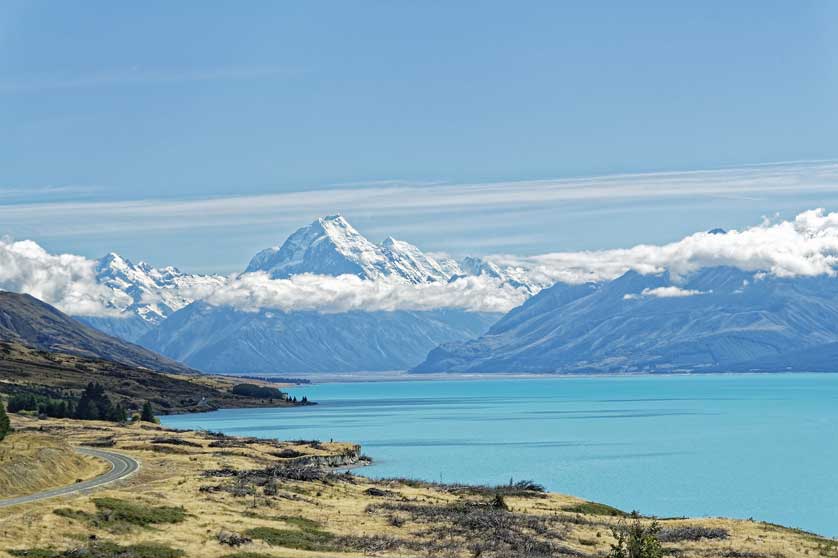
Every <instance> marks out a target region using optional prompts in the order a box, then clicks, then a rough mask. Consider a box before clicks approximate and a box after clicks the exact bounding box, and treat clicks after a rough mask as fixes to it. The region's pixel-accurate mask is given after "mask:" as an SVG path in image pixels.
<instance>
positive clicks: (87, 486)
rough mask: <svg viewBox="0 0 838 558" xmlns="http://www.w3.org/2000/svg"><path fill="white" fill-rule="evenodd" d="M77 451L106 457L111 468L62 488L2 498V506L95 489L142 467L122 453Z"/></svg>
mask: <svg viewBox="0 0 838 558" xmlns="http://www.w3.org/2000/svg"><path fill="white" fill-rule="evenodd" d="M76 451H77V452H78V453H81V454H84V455H91V456H93V457H98V458H99V459H104V460H105V461H107V462H108V463H110V464H111V470H110V471H108V472H107V473H105V474H103V475H99V476H98V477H96V478H93V479H90V480H86V481H83V482H77V483H73V484H69V485H67V486H62V487H60V488H53V489H51V490H45V491H43V492H37V493H35V494H29V495H28V496H16V497H14V498H8V499H6V500H0V508H6V507H9V506H16V505H18V504H28V503H30V502H37V501H38V500H46V499H47V498H55V497H56V496H68V495H70V494H75V493H77V492H84V491H88V490H93V489H96V488H99V487H102V486H105V485H106V484H110V483H112V482H116V481H118V480H122V479H124V478H126V477H130V476H131V475H133V474H134V473H136V472H137V471H138V470H139V469H140V464H139V462H138V461H137V460H136V459H133V458H131V457H128V456H127V455H123V454H121V453H115V452H112V451H104V450H100V449H93V448H76Z"/></svg>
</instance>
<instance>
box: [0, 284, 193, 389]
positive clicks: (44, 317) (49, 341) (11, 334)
mask: <svg viewBox="0 0 838 558" xmlns="http://www.w3.org/2000/svg"><path fill="white" fill-rule="evenodd" d="M0 341H5V342H7V343H19V344H21V345H26V346H28V347H32V348H35V349H38V350H40V351H45V352H49V353H63V354H69V355H76V356H80V357H84V358H92V359H104V360H110V361H113V362H116V363H119V364H123V365H126V366H130V367H135V368H148V369H150V370H158V371H162V372H173V373H178V374H189V373H195V371H194V370H192V369H191V368H189V367H188V366H185V365H183V364H181V363H179V362H176V361H174V360H171V359H169V358H166V357H164V356H160V355H158V354H157V353H154V352H152V351H149V350H148V349H144V348H143V347H140V346H139V345H134V344H132V343H127V342H125V341H122V340H120V339H117V338H115V337H111V336H109V335H105V334H104V333H102V332H100V331H98V330H95V329H93V328H91V327H88V326H86V325H84V324H82V323H80V322H78V321H76V320H74V319H73V318H71V317H70V316H67V315H66V314H64V313H62V312H60V311H59V310H57V309H56V308H53V307H52V306H50V305H49V304H46V303H44V302H41V301H40V300H38V299H37V298H34V297H32V296H29V295H27V294H17V293H10V292H0Z"/></svg>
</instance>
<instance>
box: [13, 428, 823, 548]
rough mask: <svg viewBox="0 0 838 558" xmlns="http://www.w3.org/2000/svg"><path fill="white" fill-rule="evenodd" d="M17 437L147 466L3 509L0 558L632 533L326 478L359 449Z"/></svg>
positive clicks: (587, 539) (604, 513) (152, 434)
mask: <svg viewBox="0 0 838 558" xmlns="http://www.w3.org/2000/svg"><path fill="white" fill-rule="evenodd" d="M14 426H15V427H16V428H17V429H18V430H19V431H21V432H23V433H26V434H27V435H32V436H34V435H41V436H43V435H45V434H48V435H53V436H58V437H61V438H62V439H65V440H68V441H69V442H70V443H72V444H74V445H88V446H89V445H102V444H107V446H108V450H109V451H113V452H120V453H123V454H125V455H128V456H130V457H132V458H134V459H137V460H139V461H141V462H142V467H141V469H140V471H139V472H138V473H137V474H136V475H134V476H132V477H131V478H130V479H127V480H126V481H123V482H120V483H118V484H115V485H111V486H109V487H107V488H105V489H103V490H100V491H97V492H94V493H91V494H80V495H77V496H75V497H73V498H68V499H58V500H45V501H41V502H36V503H33V504H28V505H25V506H18V507H15V508H5V509H0V523H2V525H3V529H2V530H0V555H11V556H45V557H56V558H57V557H60V556H99V557H124V556H154V557H158V558H161V557H172V558H175V557H180V556H201V557H207V558H220V557H234V556H235V557H241V558H272V557H275V558H280V557H292V556H293V557H298V556H312V557H314V556H347V557H360V556H394V557H395V556H446V557H452V558H459V557H463V558H465V557H473V556H481V557H483V558H507V557H513V556H514V557H546V556H557V557H558V556H573V557H577V558H596V557H601V556H605V555H607V554H608V552H609V550H610V545H611V544H612V543H613V542H614V537H613V536H612V529H613V528H618V527H619V526H620V525H621V523H622V522H624V521H625V518H624V516H623V514H622V512H620V511H619V510H616V509H614V508H610V507H608V506H605V505H602V504H595V503H592V502H586V501H584V500H580V499H578V498H574V497H572V496H564V495H560V494H548V493H544V492H541V491H539V490H538V487H537V486H536V485H533V484H531V483H521V484H517V485H512V486H509V485H506V484H504V485H502V486H498V487H485V486H458V485H443V484H436V483H428V482H421V481H412V480H407V479H402V480H370V479H366V478H363V477H360V476H355V475H349V474H337V473H334V472H332V471H329V470H328V469H324V468H323V467H324V466H326V465H329V464H332V465H351V464H357V463H359V462H360V460H359V452H360V448H358V446H354V445H351V444H339V443H320V442H316V441H297V442H278V441H273V440H258V439H254V438H238V437H232V436H224V435H220V434H214V433H208V432H179V431H172V430H167V429H165V428H162V427H159V426H156V425H149V424H135V425H132V426H114V425H110V424H106V423H98V424H97V423H80V422H75V421H67V420H61V421H58V420H47V421H38V420H34V419H21V418H17V417H16V419H15V424H14ZM0 474H2V470H0ZM499 497H500V498H499ZM643 523H644V524H645V525H648V524H649V523H650V520H649V519H643ZM660 526H661V531H660V533H659V535H658V536H659V538H660V540H661V541H662V545H663V548H664V551H665V552H666V554H667V555H672V556H680V557H683V558H706V557H710V556H713V557H730V558H762V557H765V558H768V557H771V558H796V557H803V556H810V557H811V556H835V555H836V550H838V546H836V543H835V541H832V540H830V539H827V538H823V537H819V536H817V535H813V534H810V533H805V532H802V531H797V530H794V529H787V528H783V527H780V526H777V525H771V524H767V523H762V522H759V521H743V520H738V521H737V520H730V519H719V518H696V519H687V518H680V519H664V520H661V521H660ZM4 552H5V553H6V554H4Z"/></svg>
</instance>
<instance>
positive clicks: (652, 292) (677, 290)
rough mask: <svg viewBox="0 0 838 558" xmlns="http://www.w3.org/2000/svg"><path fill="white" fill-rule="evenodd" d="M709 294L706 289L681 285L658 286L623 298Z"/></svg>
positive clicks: (679, 296) (680, 296) (681, 296)
mask: <svg viewBox="0 0 838 558" xmlns="http://www.w3.org/2000/svg"><path fill="white" fill-rule="evenodd" d="M703 294H707V292H705V291H696V290H694V289H682V288H681V287H674V286H670V287H657V288H655V289H643V291H641V293H640V294H639V295H638V294H626V295H623V300H635V299H638V298H642V297H648V296H651V297H653V298H683V297H686V296H695V295H703Z"/></svg>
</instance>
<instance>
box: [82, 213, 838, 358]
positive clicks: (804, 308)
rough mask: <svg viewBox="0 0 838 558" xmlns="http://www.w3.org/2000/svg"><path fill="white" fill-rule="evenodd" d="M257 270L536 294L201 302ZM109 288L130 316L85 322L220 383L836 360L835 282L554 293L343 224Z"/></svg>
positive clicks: (732, 280) (637, 279) (731, 281)
mask: <svg viewBox="0 0 838 558" xmlns="http://www.w3.org/2000/svg"><path fill="white" fill-rule="evenodd" d="M710 233H711V234H714V235H716V234H722V235H723V234H725V232H724V231H721V230H713V231H710ZM250 274H261V275H262V276H265V277H269V278H272V279H278V280H283V279H289V278H293V277H295V276H298V275H301V274H310V275H313V276H332V277H336V276H342V275H346V274H349V275H353V276H356V277H358V278H360V279H363V280H369V281H378V280H385V281H387V282H397V283H399V284H404V285H407V286H417V288H422V287H425V286H433V285H444V284H447V283H451V282H455V281H457V280H458V279H460V278H463V277H488V278H490V279H492V280H494V281H497V282H498V283H499V284H502V285H505V286H508V287H510V288H512V289H516V290H517V291H519V292H521V293H526V295H527V296H529V298H528V300H526V301H525V302H524V303H523V304H522V305H521V306H519V307H517V308H515V309H513V310H511V311H510V312H508V313H507V314H506V315H501V314H497V313H483V312H473V311H467V310H453V309H447V310H425V311H416V310H410V311H408V310H392V311H386V312H385V311H369V310H362V309H357V310H352V311H343V312H331V313H329V312H319V311H291V310H288V311H281V310H276V309H271V308H257V309H252V308H250V309H242V308H235V307H232V306H228V305H225V304H210V303H209V302H207V301H204V300H195V296H196V295H195V293H196V292H200V291H206V289H207V288H212V287H213V286H224V285H227V284H229V282H231V281H235V280H236V279H240V278H242V277H247V276H248V275H250ZM97 278H98V280H99V282H100V283H101V284H102V285H105V286H107V287H108V288H109V289H110V292H112V293H113V297H112V299H111V300H109V301H108V305H109V307H111V308H114V309H116V310H118V311H120V312H122V316H124V318H110V317H109V318H83V319H84V320H85V321H86V322H87V323H89V324H92V325H94V326H95V327H98V328H100V329H102V330H103V331H105V332H108V333H111V334H113V335H116V336H120V337H122V338H124V339H127V340H131V341H135V342H137V343H138V344H140V345H142V346H144V347H146V348H148V349H151V350H153V351H156V352H159V353H160V354H162V355H165V356H167V357H169V358H171V359H173V360H177V361H180V362H184V363H186V364H187V365H188V366H191V367H194V368H197V369H201V370H205V371H211V372H220V373H245V372H259V373H268V372H283V373H297V374H301V373H305V372H349V371H380V370H403V369H409V368H412V369H413V371H415V372H419V373H422V372H468V373H471V372H481V373H482V372H509V373H554V372H585V373H601V372H676V371H687V372H705V371H747V370H754V371H763V370H766V371H768V370H771V371H774V370H785V369H807V370H833V369H835V365H833V362H836V359H835V358H834V357H838V280H836V279H835V278H834V277H832V276H829V275H818V276H812V277H806V276H803V277H800V276H798V277H782V276H778V275H776V274H772V273H767V272H766V271H743V270H741V269H738V268H735V267H706V268H703V269H700V270H698V271H694V272H691V273H689V274H687V275H685V276H671V275H670V274H669V273H668V272H664V273H657V274H648V273H647V274H641V273H638V272H636V271H628V272H626V273H625V274H623V275H622V276H620V277H618V278H616V279H613V280H603V281H600V282H597V283H583V284H565V283H556V284H554V285H552V286H549V287H548V286H546V285H544V284H543V283H540V282H538V281H535V280H533V279H532V276H530V275H529V274H528V272H527V270H526V269H520V268H515V267H510V266H502V265H498V264H497V263H496V262H495V261H492V260H491V259H482V258H463V259H461V260H459V261H456V260H454V259H452V258H449V257H446V256H438V255H431V254H426V253H424V252H422V251H421V250H420V249H419V248H417V247H416V246H413V245H412V244H409V243H407V242H404V241H400V240H396V239H393V238H387V239H385V240H384V241H383V242H381V243H374V242H372V241H370V240H368V239H367V238H366V237H364V236H363V235H362V234H360V233H359V232H358V231H357V230H356V229H354V228H353V227H352V225H350V224H349V222H348V221H347V220H346V219H345V218H343V217H342V216H340V215H333V216H329V217H323V218H320V219H317V220H315V221H314V222H312V223H311V224H309V225H307V226H305V227H302V228H300V229H299V230H297V231H296V232H295V233H293V234H292V235H291V236H289V237H288V239H287V240H286V241H285V242H283V243H281V244H279V245H277V246H274V247H271V248H268V249H266V250H262V251H260V252H259V253H257V254H256V255H255V256H254V257H253V258H252V259H251V261H250V263H249V264H248V266H247V268H246V269H245V270H244V272H243V273H242V274H240V275H238V276H230V277H222V276H213V275H190V274H185V273H182V272H180V271H178V270H177V269H175V268H171V267H168V268H163V269H156V268H154V267H152V266H150V265H148V264H144V263H139V264H136V265H135V264H133V263H131V262H130V261H128V260H126V259H124V258H121V257H119V256H117V255H116V254H110V255H108V256H107V257H105V258H103V259H102V260H100V261H99V262H98V267H97ZM545 287H547V288H545Z"/></svg>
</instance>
